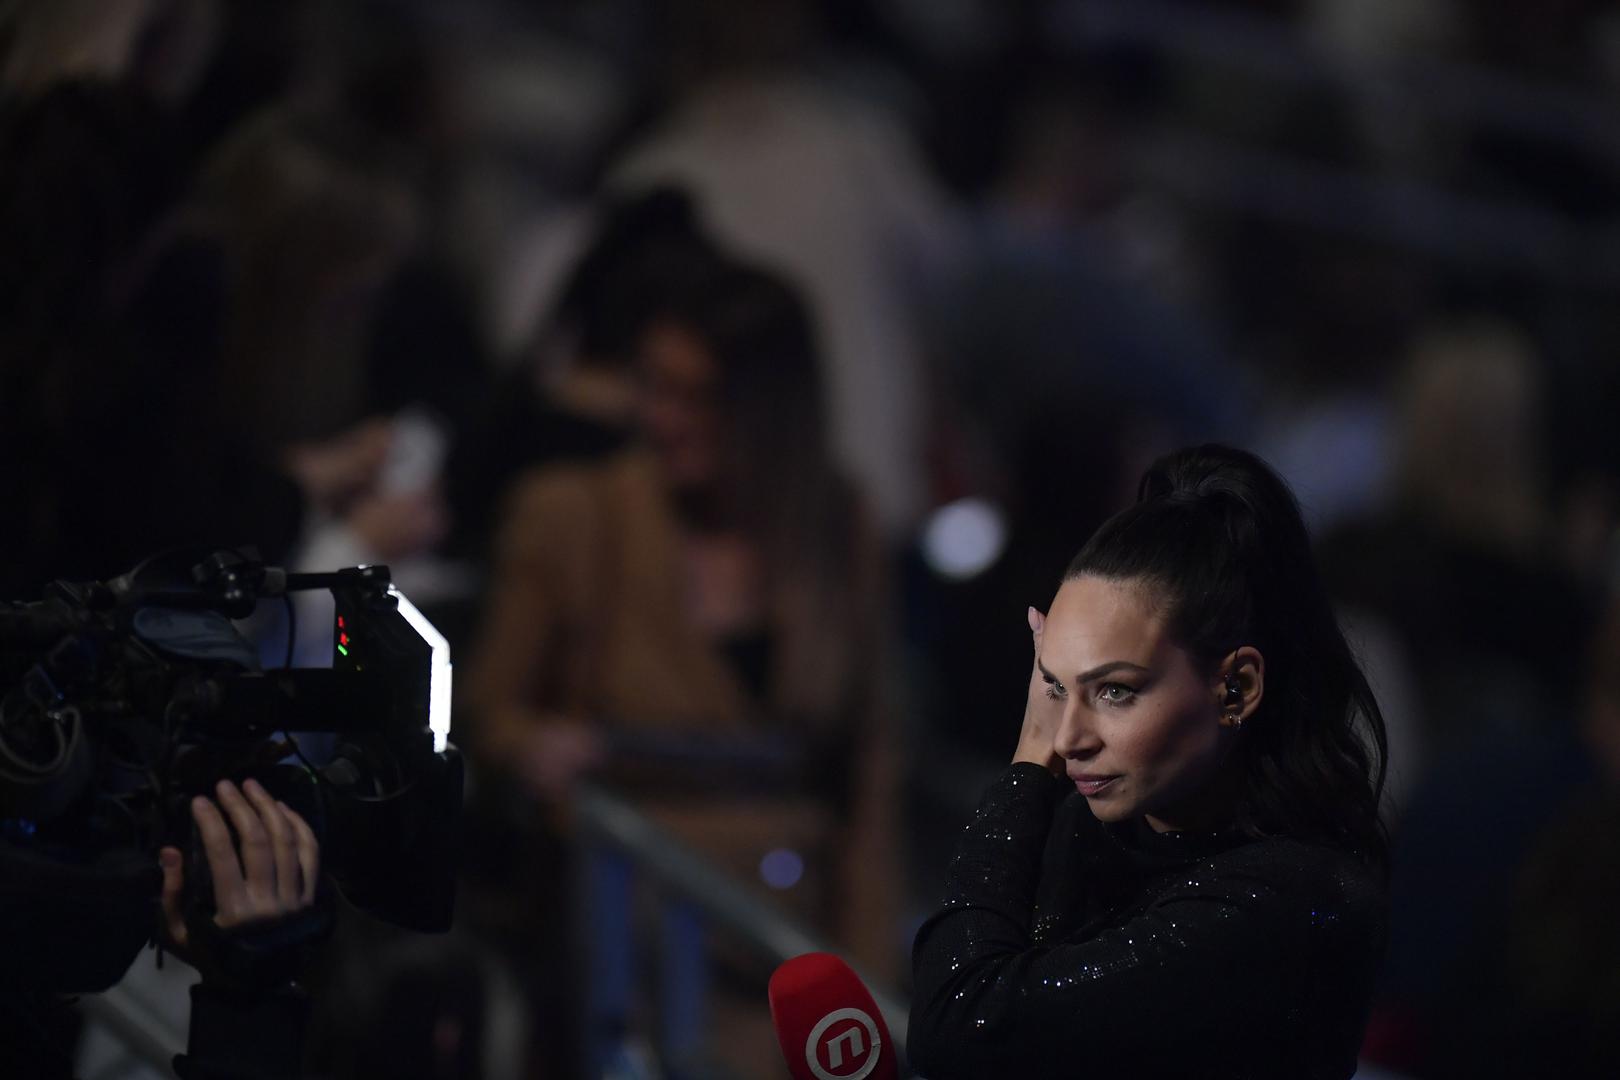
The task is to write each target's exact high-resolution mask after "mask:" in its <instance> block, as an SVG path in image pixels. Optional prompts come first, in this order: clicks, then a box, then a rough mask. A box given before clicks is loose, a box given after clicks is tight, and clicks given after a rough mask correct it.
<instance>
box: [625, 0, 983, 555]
mask: <svg viewBox="0 0 1620 1080" xmlns="http://www.w3.org/2000/svg"><path fill="white" fill-rule="evenodd" d="M819 18H820V16H819V13H818V12H817V10H816V5H814V4H811V3H806V2H804V0H769V2H764V3H761V2H756V0H698V2H695V3H690V4H681V5H676V6H675V7H674V8H673V19H672V30H671V34H672V38H673V41H672V45H671V67H672V80H671V81H672V90H673V99H674V101H675V105H674V107H673V108H672V109H671V110H670V112H669V114H668V115H667V116H665V117H663V118H662V119H661V121H660V123H659V124H658V125H657V126H656V127H655V128H654V129H653V130H652V131H651V132H650V133H648V134H647V135H646V136H645V137H643V138H642V139H640V140H639V141H637V142H635V143H633V144H632V145H631V146H630V147H629V148H628V149H627V150H626V152H625V153H624V154H623V155H622V156H621V157H620V158H619V159H618V160H617V162H616V163H615V166H614V168H613V169H612V171H611V173H610V175H609V177H608V183H609V186H610V187H611V188H613V189H615V190H619V191H636V190H641V189H644V188H646V187H648V186H650V185H658V184H676V185H679V186H681V187H683V188H685V189H687V190H688V191H690V192H691V193H692V196H693V198H694V199H695V200H696V202H697V205H698V208H699V210H700V211H701V212H702V214H703V215H704V218H705V220H706V221H708V222H709V223H710V224H711V225H712V227H713V229H714V233H715V236H716V238H717V239H718V240H719V241H720V242H721V243H723V244H725V245H727V246H728V247H730V248H732V249H734V250H736V251H737V252H738V253H739V254H740V255H743V256H745V257H748V258H756V259H760V260H763V261H766V262H768V263H770V264H771V265H773V266H779V267H782V268H783V269H784V270H786V271H789V272H791V273H792V274H793V276H794V278H795V280H796V281H798V282H799V284H800V286H801V287H802V288H803V289H804V291H805V294H806V297H807V299H808V301H809V303H810V304H811V306H812V307H813V308H814V309H815V310H816V311H817V312H818V313H820V317H821V326H822V330H823V340H824V352H823V355H824V356H825V363H824V367H825V380H824V381H825V387H824V391H823V392H824V393H825V395H826V399H827V400H826V415H827V424H828V435H829V438H830V440H831V446H832V452H833V454H834V456H835V458H836V460H837V461H838V462H839V463H840V464H841V465H842V466H843V468H844V469H845V471H847V472H848V473H849V474H850V475H851V476H852V477H854V478H855V479H856V480H857V481H858V482H859V483H860V484H861V487H862V489H863V490H864V491H865V492H866V493H867V497H868V498H869V499H870V500H871V504H872V508H873V512H874V517H875V520H876V521H877V522H878V523H879V524H880V525H881V526H882V528H883V530H884V532H885V534H886V535H887V536H889V537H891V538H894V539H901V538H903V537H904V535H905V530H906V529H907V528H909V527H910V526H911V525H912V524H914V523H915V520H916V517H917V515H918V514H919V513H920V512H921V511H922V510H923V509H924V505H923V502H924V496H925V493H926V491H927V488H926V485H925V483H924V476H923V471H922V467H923V441H924V438H925V434H926V433H925V420H926V400H927V399H926V395H927V394H928V393H929V392H930V390H931V386H930V381H929V379H928V377H927V372H926V364H925V359H924V356H923V353H922V350H921V348H920V344H919V340H918V327H917V311H916V305H917V303H918V301H919V300H921V299H922V296H923V293H924V292H925V289H926V286H927V285H928V283H930V282H931V281H932V280H934V279H937V278H938V277H939V276H940V275H941V274H943V273H944V272H946V271H947V269H948V267H949V266H950V264H951V262H952V261H953V259H954V256H955V249H956V237H955V231H956V224H955V217H954V210H953V208H951V207H950V205H949V204H948V203H947V201H946V199H945V197H944V195H943V193H942V192H941V191H940V190H939V189H938V187H937V186H936V184H935V182H934V180H933V179H932V177H931V176H930V175H929V174H928V173H926V172H925V171H924V169H923V168H922V162H921V161H920V160H919V158H918V156H917V154H916V152H915V150H914V149H913V147H912V146H911V145H910V142H909V140H908V138H907V135H906V132H905V131H904V129H903V128H902V127H901V126H900V125H899V124H898V123H896V122H895V120H894V118H893V117H891V116H890V115H889V114H888V112H887V110H886V109H885V108H883V107H882V106H881V105H880V104H878V103H876V102H874V101H873V100H871V99H870V98H869V97H863V96H862V95H861V94H860V93H858V92H854V91H853V90H852V89H851V88H850V87H847V86H846V87H839V86H837V85H836V83H834V82H832V81H830V80H828V79H826V78H824V77H818V75H817V73H816V71H815V68H814V64H813V60H814V59H815V56H814V52H815V48H816V47H817V45H818V44H819V38H820V34H819V29H820V28H819V25H818V24H819Z"/></svg>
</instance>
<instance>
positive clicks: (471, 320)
mask: <svg viewBox="0 0 1620 1080" xmlns="http://www.w3.org/2000/svg"><path fill="white" fill-rule="evenodd" d="M1617 95H1620V11H1617V10H1615V9H1614V8H1613V7H1612V6H1611V5H1607V4H1603V3H1599V2H1597V0H1566V2H1561V3H1532V2H1530V0H1490V2H1481V3H1462V2H1461V0H1423V2H1421V3H1420V2H1414V0H1222V2H1216V0H1208V2H1204V3H1198V2H1194V0H1154V2H1151V3H1150V2H1145V0H1144V2H1142V3H1136V2H1125V0H1118V2H1102V0H1094V2H1084V0H1074V2H1052V0H1045V2H1043V0H1020V2H1017V3H1005V2H995V0H977V2H975V0H962V2H956V3H942V4H930V3H912V2H905V0H886V2H882V3H873V4H866V3H853V2H849V0H821V2H819V3H818V2H814V0H594V2H593V0H555V2H549V3H543V4H524V3H518V2H516V0H464V2H458V3H456V4H442V3H432V2H429V0H342V2H317V0H288V2H282V3H275V4H262V3H250V2H246V0H240V2H231V0H0V507H3V508H4V512H5V513H4V518H3V525H0V537H3V541H0V595H3V596H5V597H7V598H15V599H31V598H34V597H37V596H38V595H39V590H40V589H41V587H42V586H43V585H44V584H45V583H46V582H49V581H51V580H54V579H59V578H69V579H81V580H82V579H92V578H105V577H109V576H112V575H115V574H118V573H120V572H123V571H125V570H128V569H129V568H130V567H131V566H133V565H134V564H135V563H136V562H137V561H139V560H140V559H141V558H142V557H144V556H147V555H150V554H153V553H155V552H157V551H160V550H163V549H165V548H169V547H173V546H179V545H220V546H236V545H241V544H252V545H255V546H257V548H258V549H259V551H260V552H261V553H262V554H263V555H264V556H265V558H266V559H267V560H268V561H270V562H273V563H278V564H286V565H290V566H297V567H300V568H322V569H325V568H330V567H332V566H335V565H341V564H349V563H356V562H386V563H388V564H389V565H390V566H391V567H392V568H393V571H394V577H395V580H396V581H398V582H399V583H400V585H401V587H402V588H403V589H404V590H405V592H406V593H407V594H408V595H410V596H411V597H412V598H413V599H415V600H416V601H417V603H418V606H420V607H421V608H422V609H423V610H424V611H425V612H426V613H427V614H428V615H429V617H430V618H432V619H433V620H434V622H435V623H436V624H437V625H438V626H439V627H440V628H441V629H442V630H443V631H444V632H445V633H446V634H447V635H448V636H449V638H450V640H451V643H452V648H453V653H454V655H455V658H456V664H457V700H456V714H455V720H454V723H455V728H454V734H453V737H454V739H455V741H456V742H457V743H458V744H459V745H460V746H462V748H463V749H464V750H465V751H466V752H467V753H468V755H469V762H470V772H471V784H470V792H469V803H468V811H467V814H468V816H467V833H466V836H467V840H466V850H465V853H464V865H463V867H462V879H463V887H462V895H461V901H460V908H459V913H458V927H457V931H456V933H455V934H454V935H452V941H451V942H450V943H449V944H447V945H445V946H444V947H442V948H426V947H424V946H422V945H420V943H416V942H411V941H407V940H403V939H398V940H395V939H386V940H383V939H376V938H377V936H378V933H379V932H378V931H376V930H375V929H368V928H365V927H355V928H353V929H352V930H351V931H350V932H349V935H348V937H349V939H350V940H352V941H354V942H357V943H358V944H354V945H352V946H351V948H350V949H349V950H348V952H347V954H345V953H344V950H343V949H341V948H340V949H338V950H337V951H336V957H337V958H336V959H334V960H333V962H332V964H331V965H330V970H328V971H325V972H323V973H322V974H321V976H320V977H319V978H318V979H317V980H316V986H317V994H321V993H324V994H325V995H326V997H325V998H324V999H323V1000H324V1001H325V1002H326V1003H327V1004H328V1005H329V1007H325V1008H323V1010H322V1011H321V1013H320V1015H321V1016H322V1018H323V1023H324V1024H325V1025H326V1028H327V1029H329V1030H325V1031H324V1032H323V1035H322V1045H321V1046H320V1047H318V1050H319V1052H320V1053H321V1054H322V1055H323V1057H322V1067H323V1068H325V1069H328V1070H330V1071H331V1072H332V1073H333V1074H335V1075H373V1074H376V1075H382V1074H386V1075H390V1076H428V1075H457V1076H471V1075H480V1074H485V1073H487V1074H488V1075H491V1076H495V1075H510V1074H511V1073H512V1072H519V1073H521V1074H522V1075H533V1076H545V1077H552V1076H565V1077H566V1076H574V1075H579V1074H580V1071H581V1069H582V1066H581V1065H580V1063H579V1059H578V1056H577V1055H578V1054H579V1053H580V1046H579V1038H578V1035H579V1031H580V1024H581V1023H582V1021H583V1014H582V1011H583V1005H582V1000H583V999H582V996H581V991H580V986H581V985H582V983H581V980H582V978H583V971H584V969H586V968H587V967H588V965H589V962H590V961H589V957H588V956H585V955H582V953H581V948H580V926H579V914H578V912H577V911H576V910H575V896H576V892H577V888H578V880H577V879H578V878H579V876H580V873H581V870H580V867H579V865H578V844H577V836H576V821H575V819H574V813H573V806H572V803H571V797H572V795H573V793H574V792H575V791H577V789H578V785H579V784H580V782H581V781H582V780H587V779H588V780H591V781H593V782H596V783H600V784H604V785H607V786H609V787H610V788H612V789H613V790H615V791H618V792H622V793H625V794H626V795H627V796H628V797H630V798H631V799H632V800H633V801H634V802H635V804H636V805H637V806H638V807H639V808H640V809H642V810H643V811H644V812H645V813H646V814H647V815H648V816H649V817H650V818H652V819H653V820H654V821H655V822H657V823H658V824H659V825H660V826H661V827H663V828H666V829H667V830H669V831H670V833H671V834H672V835H674V836H675V837H677V838H679V839H680V840H682V841H683V842H684V843H686V844H687V845H689V846H690V847H692V848H693V849H694V850H696V851H698V852H699V853H701V854H702V855H703V856H704V857H705V858H707V859H709V860H711V861H712V862H713V863H714V864H715V865H716V866H718V867H720V868H722V869H723V870H725V871H726V872H727V873H728V874H731V875H733V876H734V877H735V879H736V880H738V881H741V882H744V883H746V884H747V886H748V887H749V888H750V889H752V890H754V891H755V892H756V893H757V894H758V896H759V897H760V899H761V901H762V902H763V903H765V904H768V905H771V906H772V907H774V908H776V909H779V910H781V911H783V912H784V913H787V914H789V915H791V916H792V917H793V918H795V919H799V920H802V921H803V922H804V923H805V924H806V925H807V926H810V927H813V928H814V929H815V930H816V931H817V932H818V933H821V934H824V935H826V936H827V938H828V939H829V940H830V941H833V942H835V943H836V944H837V945H838V946H839V947H840V948H841V949H844V950H846V951H847V952H848V954H849V955H851V956H854V957H855V958H857V959H858V960H859V961H860V962H861V963H862V964H864V965H865V967H864V970H866V971H867V972H869V973H871V974H872V975H874V976H875V977H877V978H879V979H881V980H884V981H886V983H887V984H888V985H890V986H893V987H896V988H898V989H900V990H902V991H903V989H904V979H905V977H906V976H905V971H906V967H907V963H906V956H907V949H908V946H909V937H910V934H911V932H912V930H913V929H914V927H915V920H916V919H917V918H919V917H920V915H921V913H922V912H923V911H925V910H926V909H927V908H928V906H929V905H930V898H931V895H932V893H933V891H934V889H935V887H936V885H937V880H938V878H939V876H940V873H941V871H942V868H943V865H944V860H945V858H946V853H947V852H948V850H949V846H950V844H951V840H952V836H953V834H954V832H955V831H956V829H957V828H958V827H959V825H960V823H961V822H962V821H963V820H965V818H966V815H967V813H968V812H969V810H970V808H971V806H972V804H973V801H974V799H975V797H976V795H977V790H978V785H979V784H980V783H981V782H982V781H983V780H984V779H986V778H987V777H988V776H991V775H993V774H994V773H995V772H996V771H997V770H998V769H999V768H1000V766H1001V765H1003V764H1004V763H1005V761H1006V759H1007V757H1008V756H1009V755H1010V753H1011V750H1012V746H1013V743H1014V741H1015V739H1016V732H1017V725H1018V722H1019V715H1020V712H1019V702H1020V700H1021V696H1022V694H1023V688H1024V683H1025V681H1026V674H1027V668H1028V656H1027V649H1028V645H1027V637H1026V631H1025V629H1024V627H1025V622H1024V620H1025V615H1024V610H1025V608H1026V607H1027V606H1028V605H1031V604H1034V605H1035V606H1037V607H1040V608H1044V607H1045V606H1046V604H1047V602H1048V601H1049V600H1050V597H1051V594H1052V593H1053V591H1055V588H1056V584H1057V581H1058V577H1059V575H1060V574H1061V571H1062V569H1063V567H1064V565H1065V564H1066V563H1067V561H1068V559H1069V558H1070V557H1071V556H1072V555H1073V553H1074V551H1075V550H1077V549H1078V547H1079V545H1080V544H1081V542H1082V541H1083V540H1084V539H1085V537H1086V536H1087V535H1088V534H1089V532H1090V530H1091V529H1092V528H1093V527H1095V525H1096V524H1098V523H1099V522H1100V521H1101V520H1102V519H1103V518H1105V517H1106V516H1107V515H1108V514H1110V513H1111V512H1113V510H1115V509H1117V508H1118V507H1120V506H1121V505H1123V504H1124V503H1125V502H1126V501H1128V500H1129V499H1130V498H1132V497H1133V495H1134V490H1133V485H1134V482H1135V478H1136V477H1137V476H1138V475H1140V473H1141V471H1142V469H1143V467H1144V466H1145V465H1146V463H1147V462H1149V461H1151V460H1152V459H1153V458H1154V457H1155V456H1157V455H1158V454H1159V453H1162V452H1164V451H1165V450H1168V449H1170V448H1173V447H1175V446H1179V445H1183V444H1187V443H1190V442H1197V441H1206V440H1220V441H1226V442H1231V443H1234V444H1237V445H1242V446H1245V447H1248V448H1250V449H1253V450H1255V451H1257V452H1258V453H1260V454H1261V455H1262V456H1264V457H1266V458H1267V459H1268V460H1270V461H1271V462H1272V463H1273V464H1275V465H1276V466H1277V467H1278V468H1279V469H1280V471H1282V472H1283V474H1284V475H1285V476H1286V477H1287V478H1288V479H1289V481H1290V483H1291V484H1293V486H1294V488H1295V490H1296V492H1297V493H1298V494H1299V495H1300V497H1301V500H1302V503H1303V505H1304V508H1305V510H1306V513H1307V517H1308V519H1309V520H1310V522H1311V524H1312V527H1313V529H1314V531H1315V539H1316V540H1317V542H1318V545H1319V554H1320V557H1321V560H1322V565H1323V566H1324V569H1325V571H1326V573H1327V575H1328V578H1329V582H1330V585H1331V587H1332V589H1333V591H1334V593H1335V596H1336V598H1337V601H1338V603H1339V604H1340V610H1341V614H1342V617H1343V619H1344V621H1345V623H1346V626H1347V627H1348V628H1349V629H1350V631H1351V634H1352V637H1353V639H1354V640H1355V642H1356V644H1357V647H1358V648H1359V650H1360V652H1361V655H1362V658H1363V660H1364V663H1365V664H1366V665H1367V667H1368V670H1369V674H1370V676H1371V678H1372V680H1373V683H1374V686H1375V689H1376V690H1377V691H1378V692H1379V695H1380V700H1381V701H1382V702H1383V706H1384V710H1385V714H1386V716H1387V717H1388V719H1389V721H1390V725H1391V742H1392V775H1391V780H1390V784H1389V787H1388V790H1387V799H1386V805H1387V809H1388V814H1389V818H1390V821H1391V824H1392V826H1393V829H1394V835H1395V852H1396V856H1395V858H1396V870H1395V876H1394V883H1393V912H1392V924H1391V950H1390V955H1389V960H1388V963H1387V965H1386V973H1385V986H1384V989H1383V991H1382V993H1381V996H1380V1000H1379V1002H1378V1005H1377V1007H1376V1009H1375V1012H1374V1016H1373V1021H1372V1024H1371V1027H1370V1029H1369V1034H1368V1041H1367V1045H1366V1048H1365V1051H1364V1058H1365V1060H1366V1061H1367V1062H1368V1063H1369V1064H1370V1065H1372V1066H1378V1067H1382V1068H1386V1069H1389V1070H1393V1071H1396V1072H1399V1073H1403V1074H1406V1075H1409V1076H1412V1077H1415V1078H1419V1080H1427V1078H1444V1077H1453V1076H1457V1077H1461V1076H1470V1077H1480V1076H1516V1077H1525V1076H1535V1075H1560V1076H1570V1077H1575V1076H1600V1075H1602V1076H1613V1075H1620V1046H1617V1043H1620V1036H1617V1034H1616V1033H1617V1032H1620V965H1617V964H1616V963H1615V962H1614V960H1615V958H1616V957H1620V929H1617V927H1620V920H1616V919H1615V918H1614V916H1613V915H1612V914H1611V911H1612V909H1613V908H1614V906H1615V905H1616V904H1617V903H1620V839H1617V837H1620V664H1617V662H1616V661H1617V660H1620V604H1617V603H1616V597H1617V594H1616V591H1615V587H1616V585H1617V584H1620V578H1617V571H1620V561H1617V560H1620V549H1617V547H1616V535H1617V534H1616V529H1617V526H1620V435H1617V432H1620V425H1617V423H1616V419H1615V414H1616V409H1617V408H1620V364H1616V362H1615V357H1616V356H1617V355H1620V321H1617V319H1616V317H1615V313H1616V312H1617V311H1620V304H1617V303H1616V299H1617V297H1620V265H1617V263H1616V261H1615V259H1614V258H1613V256H1612V250H1613V245H1612V242H1611V240H1612V237H1613V236H1614V235H1615V229H1616V226H1617V225H1620V214H1617V213H1616V210H1617V207H1620V203H1617V202H1616V198H1615V196H1616V195H1617V194H1620V135H1617V134H1616V133H1617V132H1620V122H1617V121H1620V100H1617ZM277 617H284V616H277ZM260 629H261V630H262V631H263V633H264V634H265V637H266V640H267V641H269V642H273V643H276V645H277V646H278V647H279V643H280V642H282V641H283V629H282V628H278V627H275V626H271V627H269V628H264V627H261V628H260ZM298 641H299V643H300V645H301V649H300V657H301V658H303V659H305V660H306V661H308V662H315V663H318V662H320V659H321V654H322V652H323V651H325V652H326V653H327V654H328V655H329V653H330V641H329V639H323V638H322V637H321V635H320V634H319V633H318V632H316V630H315V629H314V628H313V627H311V628H309V629H308V632H306V630H305V628H303V627H301V628H300V632H299V636H298ZM267 648H268V646H267ZM267 655H270V652H268V651H267ZM783 853H786V854H788V855H791V857H792V858H791V859H790V860H787V862H786V863H784V860H783V858H782V856H783ZM383 937H384V938H386V935H384V936H383ZM715 954H716V958H715V964H716V969H717V974H716V995H715V996H716V1006H715V1009H714V1015H715V1018H716V1019H715V1023H716V1024H717V1025H722V1026H724V1027H725V1029H726V1030H727V1031H728V1038H727V1039H726V1040H723V1042H725V1044H726V1045H727V1047H728V1050H729V1052H731V1053H733V1054H734V1055H736V1056H737V1057H736V1060H734V1061H733V1063H732V1064H733V1068H734V1069H735V1070H736V1071H738V1072H741V1073H742V1074H744V1075H755V1074H760V1073H759V1072H758V1070H761V1069H763V1068H765V1067H766V1066H762V1065H760V1064H759V1063H760V1062H761V1061H764V1060H766V1059H768V1058H769V1057H770V1056H771V1055H774V1054H775V1049H774V1044H772V1043H771V1041H770V1039H771V1036H770V1031H769V1027H768V1021H767V1018H766V1017H765V1015H764V1007H763V1002H764V997H763V986H764V978H765V976H766V975H768V973H769V971H768V966H767V967H766V968H765V969H763V970H761V968H760V965H759V964H758V963H756V962H755V961H753V960H752V959H750V957H749V956H748V955H747V954H746V950H743V949H740V948H730V947H728V946H727V944H726V942H725V941H724V940H718V941H717V942H716V945H715ZM345 955H346V956H347V959H345V958H344V957H345ZM346 965H347V966H346ZM322 980H324V982H323V981H322ZM500 995H506V999H509V1000H515V1001H517V1002H519V1003H520V1007H519V1008H518V1009H517V1011H516V1015H517V1017H518V1022H517V1025H516V1029H515V1030H516V1031H517V1035H516V1036H515V1043H516V1047H517V1049H516V1051H515V1052H514V1053H511V1054H504V1056H503V1054H502V1053H497V1052H496V1051H495V1050H494V1049H492V1048H491V1047H492V1046H493V1041H494V1040H495V1038H496V1035H495V1034H494V1031H495V1028H496V1027H498V1026H499V1025H497V1024H496V1023H495V1017H496V1016H497V1014H498V1012H499V1010H497V1009H496V1008H495V1007H494V1006H493V1005H492V1004H491V1003H492V1002H493V1001H494V1000H495V998H496V997H498V996H500ZM733 999H734V1000H733ZM746 1033H751V1034H746ZM508 1034H509V1035H510V1031H509V1032H508ZM761 1048H763V1049H761ZM750 1054H752V1055H753V1056H752V1057H750V1056H749V1055H750ZM502 1062H504V1063H505V1064H504V1065H502ZM514 1063H515V1064H514ZM503 1069H505V1070H506V1071H504V1072H503Z"/></svg>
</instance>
